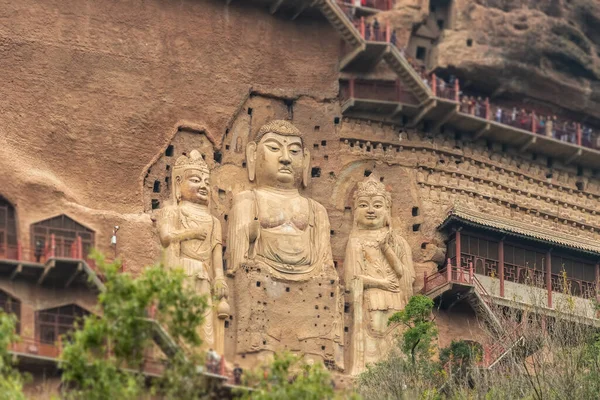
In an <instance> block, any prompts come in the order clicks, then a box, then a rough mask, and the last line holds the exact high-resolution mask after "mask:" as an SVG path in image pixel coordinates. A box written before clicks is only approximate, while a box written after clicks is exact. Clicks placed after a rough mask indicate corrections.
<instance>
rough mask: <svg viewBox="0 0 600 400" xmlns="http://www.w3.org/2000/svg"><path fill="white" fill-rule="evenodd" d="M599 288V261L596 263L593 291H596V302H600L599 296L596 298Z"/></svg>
mask: <svg viewBox="0 0 600 400" xmlns="http://www.w3.org/2000/svg"><path fill="white" fill-rule="evenodd" d="M599 286H600V261H598V262H597V263H596V282H595V285H594V289H596V300H600V296H598V289H599Z"/></svg>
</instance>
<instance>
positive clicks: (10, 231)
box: [0, 196, 17, 258]
mask: <svg viewBox="0 0 600 400" xmlns="http://www.w3.org/2000/svg"><path fill="white" fill-rule="evenodd" d="M16 249H17V220H16V215H15V208H14V207H13V206H12V204H10V203H9V202H8V200H6V199H5V198H4V197H2V196H0V258H2V256H4V257H8V258H14V256H15V255H16ZM13 253H15V254H13Z"/></svg>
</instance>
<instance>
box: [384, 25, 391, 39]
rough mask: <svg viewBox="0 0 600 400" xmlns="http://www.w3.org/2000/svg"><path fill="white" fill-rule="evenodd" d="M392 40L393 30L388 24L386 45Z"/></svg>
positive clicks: (386, 26)
mask: <svg viewBox="0 0 600 400" xmlns="http://www.w3.org/2000/svg"><path fill="white" fill-rule="evenodd" d="M391 38H392V29H391V28H390V24H389V23H386V24H385V41H386V43H389V42H390V40H391Z"/></svg>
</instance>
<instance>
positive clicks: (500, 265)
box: [498, 239, 504, 297]
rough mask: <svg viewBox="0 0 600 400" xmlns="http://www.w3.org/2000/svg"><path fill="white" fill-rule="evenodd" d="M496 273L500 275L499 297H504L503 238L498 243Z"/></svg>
mask: <svg viewBox="0 0 600 400" xmlns="http://www.w3.org/2000/svg"><path fill="white" fill-rule="evenodd" d="M498 275H500V297H504V239H502V240H500V243H498Z"/></svg>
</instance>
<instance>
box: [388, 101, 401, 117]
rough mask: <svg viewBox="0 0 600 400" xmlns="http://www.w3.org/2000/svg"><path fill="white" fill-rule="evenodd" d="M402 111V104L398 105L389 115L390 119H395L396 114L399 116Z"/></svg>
mask: <svg viewBox="0 0 600 400" xmlns="http://www.w3.org/2000/svg"><path fill="white" fill-rule="evenodd" d="M403 109H404V107H403V106H402V104H398V106H397V107H396V109H395V110H394V111H392V113H391V114H390V117H392V118H393V117H395V116H397V115H398V114H400V113H401V112H402V110H403Z"/></svg>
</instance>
